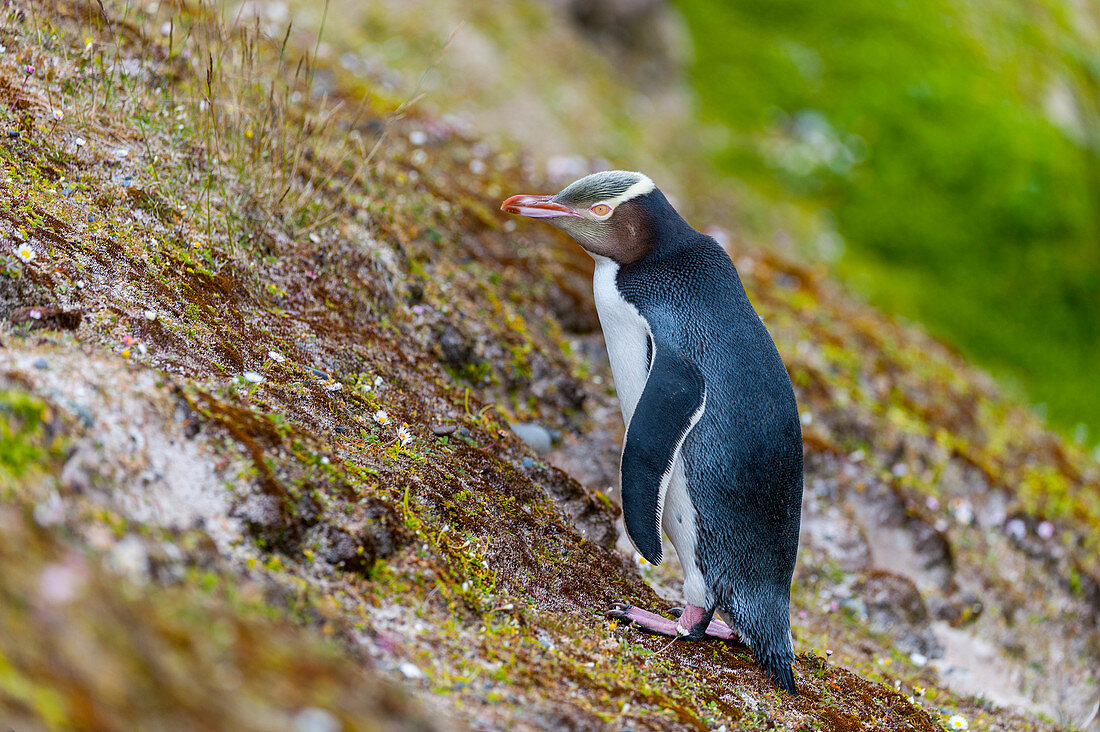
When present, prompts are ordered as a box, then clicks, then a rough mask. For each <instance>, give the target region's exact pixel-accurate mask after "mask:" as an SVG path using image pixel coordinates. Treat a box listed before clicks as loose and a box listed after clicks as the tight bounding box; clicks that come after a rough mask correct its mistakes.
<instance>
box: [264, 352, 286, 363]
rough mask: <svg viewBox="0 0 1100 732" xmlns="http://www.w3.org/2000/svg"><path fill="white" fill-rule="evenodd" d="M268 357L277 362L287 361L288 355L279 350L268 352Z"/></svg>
mask: <svg viewBox="0 0 1100 732" xmlns="http://www.w3.org/2000/svg"><path fill="white" fill-rule="evenodd" d="M267 357H268V358H270V359H271V360H272V361H274V362H275V363H282V362H283V361H286V356H284V355H283V354H281V353H279V352H278V351H268V352H267Z"/></svg>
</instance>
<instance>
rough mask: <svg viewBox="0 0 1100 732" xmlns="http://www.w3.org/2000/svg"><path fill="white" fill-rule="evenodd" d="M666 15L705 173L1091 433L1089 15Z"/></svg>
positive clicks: (1062, 7)
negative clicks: (775, 207)
mask: <svg viewBox="0 0 1100 732" xmlns="http://www.w3.org/2000/svg"><path fill="white" fill-rule="evenodd" d="M678 5H679V7H681V8H682V9H683V11H684V13H685V16H686V18H687V20H688V23H689V25H690V26H691V28H692V32H693V35H694V37H695V39H696V43H697V58H696V64H695V69H696V73H695V87H696V89H697V90H698V93H699V96H700V99H701V102H702V105H703V108H704V110H705V111H706V113H707V115H708V116H709V117H711V118H714V119H717V120H719V121H721V123H723V124H727V125H729V126H730V127H731V128H732V130H733V134H731V136H730V142H729V144H728V145H726V146H725V147H724V148H722V149H721V150H720V151H719V157H720V158H721V161H722V164H723V165H724V166H725V168H726V169H727V170H729V171H730V172H731V173H732V174H733V175H737V176H739V177H743V178H745V179H746V180H747V181H748V182H749V183H750V185H752V186H754V187H756V188H757V189H758V190H760V191H762V192H763V195H764V196H765V197H766V198H768V199H773V198H775V199H781V200H795V201H798V202H800V203H801V204H802V205H805V206H807V207H809V208H811V209H813V210H816V211H818V212H827V216H828V220H829V221H831V222H832V223H830V224H829V225H828V226H829V227H835V230H836V232H838V233H839V234H840V236H842V237H843V239H844V240H845V242H846V244H847V250H846V254H845V256H844V258H843V260H842V262H841V263H840V266H839V271H840V272H841V273H842V274H843V275H844V276H845V277H846V278H847V279H848V281H849V282H852V283H853V284H854V285H856V286H857V287H859V288H860V289H861V290H863V291H865V292H867V293H868V295H870V297H871V298H872V300H873V301H874V302H875V303H876V304H878V305H880V306H883V307H885V308H887V309H888V310H891V311H893V312H897V313H900V314H904V315H906V316H908V317H912V318H915V319H919V320H920V321H922V322H924V323H927V324H928V325H929V327H931V328H933V329H935V330H936V332H938V333H941V334H943V335H944V336H946V337H948V338H949V339H951V340H952V341H953V342H955V343H957V344H958V345H959V346H960V347H961V348H963V349H964V350H965V351H966V352H967V353H968V354H970V355H972V356H973V357H974V358H976V359H978V360H980V361H981V362H982V363H984V364H986V365H987V366H989V367H990V368H992V369H994V370H995V371H996V372H997V373H998V374H1001V375H1004V376H1006V377H1009V378H1010V379H1013V380H1016V381H1018V382H1019V383H1020V384H1021V385H1022V386H1023V387H1024V388H1025V390H1026V392H1027V394H1029V396H1030V398H1031V399H1032V400H1033V401H1035V402H1040V403H1045V404H1046V405H1047V406H1048V407H1049V414H1050V416H1051V418H1052V420H1054V421H1055V422H1056V423H1057V424H1059V425H1062V426H1065V427H1073V426H1074V425H1075V424H1077V423H1085V424H1087V425H1090V426H1091V427H1092V429H1093V430H1094V431H1095V430H1096V429H1098V427H1100V426H1098V425H1097V422H1096V415H1097V414H1100V391H1098V390H1097V389H1095V388H1094V387H1093V384H1092V383H1091V381H1092V379H1091V376H1090V374H1091V371H1092V370H1093V368H1092V364H1094V363H1096V361H1097V358H1098V357H1100V332H1098V331H1097V328H1096V324H1095V318H1094V317H1093V315H1092V314H1093V312H1094V311H1095V310H1096V292H1097V291H1098V289H1100V258H1098V256H1100V255H1098V250H1097V248H1096V246H1095V242H1096V240H1097V237H1098V225H1100V223H1098V221H1097V218H1096V217H1097V213H1096V212H1097V210H1098V201H1100V180H1098V179H1097V177H1096V172H1095V171H1096V170H1097V169H1098V166H1097V162H1098V161H1097V152H1098V150H1100V147H1098V145H1100V139H1098V138H1097V136H1096V132H1095V130H1096V129H1097V122H1098V120H1100V110H1098V109H1097V108H1096V103H1095V98H1096V92H1097V89H1098V88H1100V79H1098V78H1097V76H1096V71H1095V69H1096V63H1097V56H1096V43H1095V40H1096V39H1095V35H1096V31H1095V29H1096V28H1097V24H1096V20H1097V19H1096V17H1095V15H1094V14H1093V15H1090V13H1091V12H1092V11H1093V10H1094V8H1090V7H1089V6H1088V5H1087V4H1086V5H1081V6H1078V5H1076V4H1073V3H1063V2H1031V3H1023V4H1021V3H994V4H981V3H978V4H973V3H971V4H967V3H961V4H960V3H941V2H936V1H930V2H918V3H887V4H883V3H874V2H848V3H842V4H826V5H823V4H819V3H804V2H798V1H794V2H780V3H773V2H759V3H753V2H749V3H737V4H729V3H722V2H711V1H710V0H683V1H682V2H680V3H678ZM807 113H816V114H818V115H821V117H819V118H812V117H808V116H806V115H807ZM799 115H803V116H802V117H801V120H800V118H799ZM814 135H821V139H822V140H824V142H815V138H814Z"/></svg>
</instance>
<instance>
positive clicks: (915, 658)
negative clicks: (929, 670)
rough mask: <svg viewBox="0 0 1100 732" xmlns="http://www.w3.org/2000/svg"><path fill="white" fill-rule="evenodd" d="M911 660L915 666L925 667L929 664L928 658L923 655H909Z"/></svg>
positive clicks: (915, 653)
mask: <svg viewBox="0 0 1100 732" xmlns="http://www.w3.org/2000/svg"><path fill="white" fill-rule="evenodd" d="M909 660H910V661H912V662H913V665H914V666H923V665H925V664H926V663H928V656H926V655H924V654H923V653H917V652H915V651H914V652H913V653H911V654H909Z"/></svg>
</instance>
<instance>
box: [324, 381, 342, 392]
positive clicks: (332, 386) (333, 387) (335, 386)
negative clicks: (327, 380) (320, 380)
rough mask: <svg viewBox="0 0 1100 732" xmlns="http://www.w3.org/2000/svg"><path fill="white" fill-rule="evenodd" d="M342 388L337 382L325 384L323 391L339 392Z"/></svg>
mask: <svg viewBox="0 0 1100 732" xmlns="http://www.w3.org/2000/svg"><path fill="white" fill-rule="evenodd" d="M343 388H344V385H343V384H341V383H340V382H339V381H333V382H332V383H331V384H325V391H340V390H341V389H343Z"/></svg>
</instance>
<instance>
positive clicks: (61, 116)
mask: <svg viewBox="0 0 1100 732" xmlns="http://www.w3.org/2000/svg"><path fill="white" fill-rule="evenodd" d="M53 118H54V119H55V120H57V121H58V122H60V121H61V120H63V119H65V113H64V112H62V111H61V110H60V109H55V110H54V111H53Z"/></svg>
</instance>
